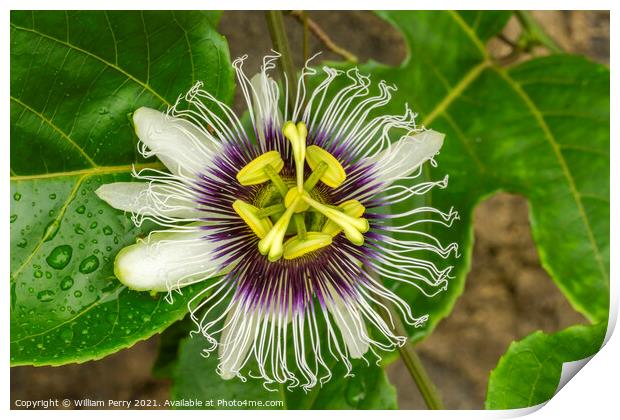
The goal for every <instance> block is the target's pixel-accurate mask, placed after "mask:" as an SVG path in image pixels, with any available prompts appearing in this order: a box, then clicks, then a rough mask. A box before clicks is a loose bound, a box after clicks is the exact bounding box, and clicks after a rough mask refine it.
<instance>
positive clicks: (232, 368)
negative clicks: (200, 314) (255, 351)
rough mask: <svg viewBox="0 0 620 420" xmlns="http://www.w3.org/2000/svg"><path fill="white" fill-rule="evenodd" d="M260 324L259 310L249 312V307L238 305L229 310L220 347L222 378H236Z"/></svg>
mask: <svg viewBox="0 0 620 420" xmlns="http://www.w3.org/2000/svg"><path fill="white" fill-rule="evenodd" d="M258 324H259V316H258V311H254V313H248V310H247V308H245V307H244V306H242V305H236V306H235V307H234V308H233V309H231V310H230V311H229V312H228V315H227V316H226V321H224V329H223V330H222V335H221V337H220V345H219V349H218V357H219V359H220V365H219V368H220V376H221V378H222V379H224V380H228V379H232V378H234V377H235V376H237V373H238V372H239V370H240V369H241V368H242V367H243V364H244V361H245V358H246V356H247V354H248V351H249V350H250V347H251V346H252V344H253V343H254V336H255V335H256V330H257V329H258Z"/></svg>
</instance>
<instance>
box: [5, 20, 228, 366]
mask: <svg viewBox="0 0 620 420" xmlns="http://www.w3.org/2000/svg"><path fill="white" fill-rule="evenodd" d="M218 17H219V15H218V14H216V13H201V12H159V11H152V12H133V11H116V12H100V11H70V12H63V11H60V12H59V11H43V12H29V11H13V12H11V195H12V200H11V363H12V364H15V365H21V364H35V365H45V364H51V365H58V364H63V363H70V362H83V361H87V360H92V359H97V358H101V357H103V356H105V355H107V354H110V353H113V352H115V351H118V350H119V349H121V348H125V347H128V346H131V345H132V344H134V343H135V342H137V341H139V340H142V339H145V338H148V337H150V336H151V335H153V334H155V333H157V332H159V331H162V330H163V329H164V328H166V327H167V326H168V325H170V324H171V323H173V322H174V321H176V320H178V319H181V318H182V317H183V316H184V315H185V313H186V312H187V302H188V300H189V299H190V298H191V297H192V295H193V294H194V292H195V290H194V289H186V290H184V294H183V296H177V295H175V298H174V304H173V305H169V304H168V303H166V302H165V301H164V297H165V296H164V295H157V296H156V297H151V296H150V295H149V294H148V293H137V292H134V291H131V290H128V289H126V288H125V287H124V286H122V284H121V283H120V282H118V280H116V279H115V278H114V274H113V260H114V257H115V255H116V253H117V252H118V251H119V250H120V249H121V248H122V247H124V246H126V245H128V244H130V243H133V242H134V240H135V237H136V236H139V235H143V234H145V233H146V232H148V231H149V230H150V229H152V228H153V226H152V225H148V224H145V225H144V226H143V227H141V228H139V229H138V228H135V227H134V226H133V224H132V222H131V220H130V219H129V217H128V216H126V215H123V214H122V212H119V211H117V210H114V209H112V208H111V207H110V206H108V205H107V204H105V203H104V202H102V201H101V200H99V199H98V198H97V197H96V196H95V194H94V191H95V190H96V189H97V188H98V187H99V185H101V184H106V183H110V182H116V181H128V180H130V178H131V176H130V171H131V168H132V164H136V167H137V168H138V169H139V168H142V167H145V166H153V167H161V164H159V163H156V162H144V161H143V160H142V159H141V158H140V157H139V156H138V153H137V150H136V140H137V139H136V137H135V135H134V133H133V129H132V127H131V124H130V122H129V118H128V114H129V113H131V112H132V111H134V110H135V109H137V108H138V107H140V106H149V107H152V108H158V109H165V108H166V107H167V106H168V105H170V104H171V103H173V102H174V101H175V100H176V98H177V96H178V95H180V94H182V93H184V92H185V91H186V90H187V89H189V88H190V87H191V86H192V84H193V83H194V82H195V81H196V80H200V79H202V80H204V82H205V88H206V89H208V90H209V91H210V92H211V93H213V94H214V96H215V97H217V98H218V99H220V100H222V101H225V102H229V101H230V100H231V98H232V90H233V81H232V69H231V67H230V63H229V61H230V60H229V57H228V48H227V45H226V42H225V40H224V39H223V37H222V36H220V35H219V34H218V33H217V32H216V31H215V29H214V25H215V24H216V22H217V20H218Z"/></svg>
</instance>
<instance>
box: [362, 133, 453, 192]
mask: <svg viewBox="0 0 620 420" xmlns="http://www.w3.org/2000/svg"><path fill="white" fill-rule="evenodd" d="M444 137H445V134H442V133H439V132H437V131H434V130H426V131H423V132H421V133H418V134H416V135H413V136H409V137H405V138H403V139H401V140H399V141H397V142H396V143H394V144H392V145H391V147H390V148H389V149H387V150H384V151H383V152H381V153H380V154H379V155H378V156H376V157H374V158H372V159H371V162H372V163H374V164H375V168H377V178H378V180H379V181H380V182H383V183H387V184H390V183H392V182H394V181H396V180H397V179H398V178H402V177H405V176H407V175H409V174H411V173H412V172H413V171H415V170H416V169H417V168H418V167H419V166H420V165H422V164H423V163H424V162H426V161H427V160H429V159H430V158H432V157H433V156H435V155H436V154H437V152H439V149H441V146H442V145H443V139H444Z"/></svg>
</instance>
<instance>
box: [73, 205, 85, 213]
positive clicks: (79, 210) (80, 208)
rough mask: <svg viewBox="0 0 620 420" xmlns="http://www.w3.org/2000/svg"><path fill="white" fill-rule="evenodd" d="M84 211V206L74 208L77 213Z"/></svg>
mask: <svg viewBox="0 0 620 420" xmlns="http://www.w3.org/2000/svg"><path fill="white" fill-rule="evenodd" d="M85 211H86V207H84V206H80V207H78V208H77V209H75V212H76V213H78V214H84V212H85Z"/></svg>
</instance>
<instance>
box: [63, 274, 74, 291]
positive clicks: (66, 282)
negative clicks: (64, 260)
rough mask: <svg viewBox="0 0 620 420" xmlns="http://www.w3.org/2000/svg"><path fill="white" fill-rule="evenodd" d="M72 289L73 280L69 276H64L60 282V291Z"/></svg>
mask: <svg viewBox="0 0 620 420" xmlns="http://www.w3.org/2000/svg"><path fill="white" fill-rule="evenodd" d="M72 287H73V279H72V278H71V277H70V276H66V277H65V278H64V279H62V280H61V281H60V289H61V290H69V289H71V288H72Z"/></svg>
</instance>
